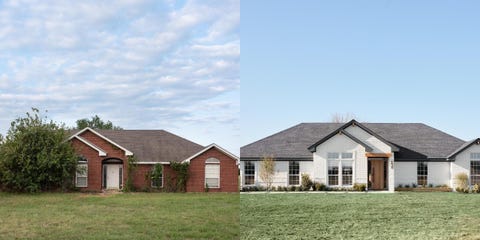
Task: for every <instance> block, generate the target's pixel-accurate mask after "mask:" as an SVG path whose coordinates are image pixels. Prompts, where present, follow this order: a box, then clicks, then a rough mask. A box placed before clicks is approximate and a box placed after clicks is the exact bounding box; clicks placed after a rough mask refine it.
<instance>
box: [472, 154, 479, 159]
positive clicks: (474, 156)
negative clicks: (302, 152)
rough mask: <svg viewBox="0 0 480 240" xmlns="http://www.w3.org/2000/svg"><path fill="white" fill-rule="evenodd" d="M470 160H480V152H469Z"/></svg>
mask: <svg viewBox="0 0 480 240" xmlns="http://www.w3.org/2000/svg"><path fill="white" fill-rule="evenodd" d="M470 159H471V160H480V153H470Z"/></svg>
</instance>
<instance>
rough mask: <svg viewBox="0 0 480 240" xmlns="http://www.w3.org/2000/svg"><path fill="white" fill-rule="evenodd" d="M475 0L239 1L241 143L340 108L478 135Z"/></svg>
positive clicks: (479, 37) (479, 35) (479, 40)
mask: <svg viewBox="0 0 480 240" xmlns="http://www.w3.org/2000/svg"><path fill="white" fill-rule="evenodd" d="M479 12H480V3H479V2H478V1H386V0H385V1H302V2H301V3H299V1H242V4H241V14H242V17H241V25H242V58H241V70H240V76H241V114H240V119H241V120H240V126H241V145H245V144H248V143H250V142H253V141H255V140H258V139H261V138H263V137H266V136H268V135H270V134H273V133H276V132H278V131H280V130H283V129H285V128H288V127H290V126H293V125H295V124H298V123H300V122H328V121H330V120H331V116H332V114H334V113H340V114H345V113H350V114H354V115H355V116H356V118H357V120H359V121H366V122H422V123H426V124H428V125H430V126H433V127H436V128H438V129H440V130H443V131H445V132H447V133H449V134H452V135H454V136H457V137H460V138H462V139H464V140H469V139H472V138H475V137H480V127H479V126H478V119H480V111H479V110H478V109H480V107H479V105H478V101H479V100H478V96H480V31H479V26H480V15H479V14H478V13H479Z"/></svg>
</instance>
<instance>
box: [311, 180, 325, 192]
mask: <svg viewBox="0 0 480 240" xmlns="http://www.w3.org/2000/svg"><path fill="white" fill-rule="evenodd" d="M313 190H315V191H325V190H326V186H325V184H323V183H319V182H315V183H314V184H313Z"/></svg>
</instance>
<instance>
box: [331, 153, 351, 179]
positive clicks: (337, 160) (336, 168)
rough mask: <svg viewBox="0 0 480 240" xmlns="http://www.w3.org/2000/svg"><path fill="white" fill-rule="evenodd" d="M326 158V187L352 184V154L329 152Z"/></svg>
mask: <svg viewBox="0 0 480 240" xmlns="http://www.w3.org/2000/svg"><path fill="white" fill-rule="evenodd" d="M327 158H328V160H327V161H328V185H334V186H342V185H352V184H353V159H354V158H353V153H352V152H342V153H338V152H331V153H327Z"/></svg>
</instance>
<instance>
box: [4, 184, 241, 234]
mask: <svg viewBox="0 0 480 240" xmlns="http://www.w3.org/2000/svg"><path fill="white" fill-rule="evenodd" d="M239 236H240V233H239V196H238V194H221V193H220V194H215V193H183V194H182V193H180V194H173V193H131V194H109V195H101V194H83V193H45V194H35V195H29V194H7V193H0V238H1V239H18V238H21V239H25V238H27V239H238V238H239Z"/></svg>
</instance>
